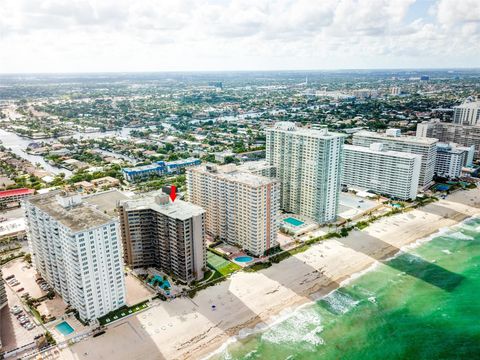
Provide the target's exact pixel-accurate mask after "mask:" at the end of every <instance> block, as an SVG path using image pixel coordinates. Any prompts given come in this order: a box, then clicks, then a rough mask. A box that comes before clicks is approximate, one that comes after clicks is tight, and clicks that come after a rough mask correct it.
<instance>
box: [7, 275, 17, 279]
mask: <svg viewBox="0 0 480 360" xmlns="http://www.w3.org/2000/svg"><path fill="white" fill-rule="evenodd" d="M14 277H15V275H8V276H7V277H6V278H5V280H10V279H13V278H14Z"/></svg>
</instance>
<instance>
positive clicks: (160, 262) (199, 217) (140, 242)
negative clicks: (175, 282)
mask: <svg viewBox="0 0 480 360" xmlns="http://www.w3.org/2000/svg"><path fill="white" fill-rule="evenodd" d="M119 214H120V223H121V230H122V241H123V255H124V259H125V263H126V264H127V265H129V266H131V267H134V268H137V267H154V268H157V269H159V270H161V271H163V272H165V273H167V274H172V275H173V276H175V277H176V278H178V279H180V280H182V281H185V282H187V283H189V282H191V281H193V280H201V279H203V272H204V268H205V267H206V248H205V229H204V225H205V210H203V209H202V208H201V207H200V206H197V205H194V204H190V203H187V202H185V201H182V200H176V201H175V202H173V203H172V202H171V201H170V199H169V196H168V195H167V194H164V193H163V192H154V193H147V194H144V195H141V196H139V197H137V198H133V199H130V200H123V201H120V202H119Z"/></svg>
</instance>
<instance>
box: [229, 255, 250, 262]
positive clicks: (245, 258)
mask: <svg viewBox="0 0 480 360" xmlns="http://www.w3.org/2000/svg"><path fill="white" fill-rule="evenodd" d="M233 260H235V261H237V262H250V261H252V260H253V258H252V257H251V256H238V257H236V258H235V259H233Z"/></svg>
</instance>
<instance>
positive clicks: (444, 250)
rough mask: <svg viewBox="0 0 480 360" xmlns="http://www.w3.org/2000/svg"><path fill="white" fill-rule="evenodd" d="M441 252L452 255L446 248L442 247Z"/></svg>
mask: <svg viewBox="0 0 480 360" xmlns="http://www.w3.org/2000/svg"><path fill="white" fill-rule="evenodd" d="M442 252H443V253H445V254H447V255H452V252H451V251H450V250H448V249H443V250H442Z"/></svg>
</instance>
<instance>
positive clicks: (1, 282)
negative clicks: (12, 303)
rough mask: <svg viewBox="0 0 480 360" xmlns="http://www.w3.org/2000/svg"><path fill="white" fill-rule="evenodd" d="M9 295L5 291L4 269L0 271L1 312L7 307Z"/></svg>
mask: <svg viewBox="0 0 480 360" xmlns="http://www.w3.org/2000/svg"><path fill="white" fill-rule="evenodd" d="M7 303H8V300H7V293H6V291H5V282H4V280H3V276H2V269H0V310H1V309H2V308H3V307H4V306H5V305H7Z"/></svg>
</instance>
